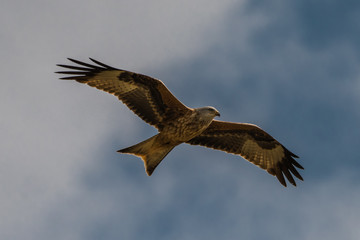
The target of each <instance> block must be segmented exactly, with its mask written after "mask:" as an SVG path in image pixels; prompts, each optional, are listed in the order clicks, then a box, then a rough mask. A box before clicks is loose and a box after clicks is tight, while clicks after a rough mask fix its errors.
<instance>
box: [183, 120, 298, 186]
mask: <svg viewBox="0 0 360 240" xmlns="http://www.w3.org/2000/svg"><path fill="white" fill-rule="evenodd" d="M187 143H189V144H193V145H202V146H205V147H209V148H213V149H217V150H222V151H225V152H228V153H233V154H238V155H241V156H242V157H243V158H245V159H246V160H248V161H250V162H252V163H253V164H255V165H257V166H259V167H261V168H263V169H265V170H266V171H267V172H268V173H270V174H271V175H274V176H276V177H277V179H278V180H279V181H280V183H281V184H282V185H284V186H285V187H286V182H285V179H284V175H285V176H286V178H287V179H288V181H289V182H290V183H291V184H293V185H294V186H296V183H295V180H294V178H293V176H292V175H291V174H293V175H294V176H295V177H297V178H299V179H300V180H303V178H302V177H301V175H300V174H299V172H298V171H297V170H296V169H295V167H297V168H300V169H304V168H303V167H302V166H301V165H300V164H299V163H298V162H297V161H295V159H294V158H297V156H296V155H295V154H293V153H292V152H290V151H289V150H287V149H286V148H285V147H284V146H283V145H281V144H280V143H279V142H278V141H276V140H275V139H274V138H273V137H271V136H270V135H269V134H268V133H266V132H265V131H263V130H262V129H260V128H259V127H258V126H256V125H253V124H247V123H230V122H223V121H217V120H214V121H213V122H212V123H211V124H210V126H209V127H208V128H207V129H206V130H205V131H204V132H203V133H202V134H200V135H199V136H197V137H195V138H193V139H191V140H190V141H188V142H187ZM283 174H284V175H283Z"/></svg>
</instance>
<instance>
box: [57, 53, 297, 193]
mask: <svg viewBox="0 0 360 240" xmlns="http://www.w3.org/2000/svg"><path fill="white" fill-rule="evenodd" d="M69 60H70V61H72V62H74V63H76V64H78V65H79V66H72V65H63V64H59V65H58V66H60V67H63V68H67V69H71V71H59V72H57V73H60V74H67V75H70V76H67V77H63V78H61V79H65V80H76V81H77V82H80V83H85V84H88V85H89V86H92V87H95V88H97V89H100V90H103V91H105V92H108V93H111V94H113V95H115V96H116V97H118V98H119V100H121V101H122V102H123V103H124V104H126V105H127V106H128V107H129V108H130V109H131V110H132V111H133V112H134V113H136V114H137V115H138V116H139V117H140V118H141V119H143V120H144V121H145V122H147V123H149V124H150V125H153V126H154V127H156V128H157V129H158V131H159V133H158V134H157V135H155V136H153V137H151V138H149V139H147V140H145V141H143V142H141V143H138V144H136V145H134V146H131V147H128V148H125V149H121V150H119V151H118V152H120V153H128V154H133V155H136V156H139V157H141V159H142V160H143V161H144V164H145V169H146V172H147V174H148V175H149V176H150V175H151V174H152V173H153V171H154V169H155V168H156V167H157V165H158V164H159V163H160V162H161V161H162V160H163V159H164V157H165V156H166V155H167V154H168V153H169V152H170V151H171V150H172V149H173V148H174V147H176V146H177V145H179V144H181V143H188V144H192V145H201V146H205V147H209V148H213V149H217V150H221V151H225V152H228V153H233V154H236V155H241V156H242V157H243V158H245V159H246V160H248V161H250V162H252V163H254V164H255V165H257V166H259V167H261V168H263V169H265V170H267V172H268V173H270V174H271V175H274V176H276V177H277V179H278V180H279V181H280V183H281V184H282V185H284V186H286V181H285V178H284V175H285V177H286V178H287V179H288V181H289V182H290V183H291V184H293V185H294V186H296V183H295V180H294V178H293V175H294V176H295V177H297V178H298V179H300V180H303V179H302V177H301V175H300V174H299V172H298V171H297V170H296V168H295V167H297V168H300V169H303V167H302V166H301V165H300V164H299V163H298V162H297V161H295V159H294V158H297V156H296V155H295V154H293V153H291V152H290V151H289V150H287V149H286V148H285V147H284V146H283V145H281V144H280V143H279V142H278V141H276V140H275V139H274V138H273V137H271V136H270V135H269V134H268V133H266V132H265V131H263V130H262V129H260V128H259V127H257V126H255V125H253V124H247V123H231V122H223V121H217V120H213V119H214V117H215V116H220V114H219V112H218V111H217V110H216V109H215V108H213V107H203V108H196V109H193V108H189V107H187V106H185V105H184V104H183V103H181V102H180V101H179V100H178V99H177V98H176V97H175V96H174V95H173V94H172V93H171V92H170V91H169V90H168V89H167V88H166V86H165V85H164V84H163V83H162V82H161V81H160V80H157V79H154V78H152V77H149V76H145V75H142V74H138V73H133V72H129V71H125V70H121V69H117V68H113V67H110V66H108V65H105V64H103V63H101V62H99V61H96V60H94V59H91V58H90V60H91V61H93V62H94V63H95V64H96V65H93V64H88V63H84V62H81V61H78V60H74V59H70V58H69Z"/></svg>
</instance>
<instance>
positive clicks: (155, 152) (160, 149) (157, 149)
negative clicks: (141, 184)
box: [118, 135, 175, 176]
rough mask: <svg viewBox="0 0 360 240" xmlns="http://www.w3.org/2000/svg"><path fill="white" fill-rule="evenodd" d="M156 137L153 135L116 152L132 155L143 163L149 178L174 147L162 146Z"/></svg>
mask: <svg viewBox="0 0 360 240" xmlns="http://www.w3.org/2000/svg"><path fill="white" fill-rule="evenodd" d="M157 137H158V135H155V136H153V137H151V138H149V139H147V140H145V141H143V142H140V143H138V144H135V145H133V146H131V147H128V148H124V149H121V150H118V152H120V153H127V154H133V155H136V156H138V157H140V158H141V159H142V160H143V161H144V166H145V171H146V173H147V174H148V175H149V176H151V174H152V173H153V172H154V170H155V168H156V167H157V166H158V165H159V163H160V162H161V161H162V160H163V159H164V158H165V157H166V155H168V153H169V152H170V151H171V150H172V149H173V148H174V147H175V146H174V145H168V144H166V145H164V144H161V143H159V142H158V141H157V139H158V138H157Z"/></svg>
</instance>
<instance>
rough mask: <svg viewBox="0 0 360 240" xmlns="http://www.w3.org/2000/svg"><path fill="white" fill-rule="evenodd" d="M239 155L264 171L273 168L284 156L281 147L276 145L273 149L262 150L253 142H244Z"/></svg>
mask: <svg viewBox="0 0 360 240" xmlns="http://www.w3.org/2000/svg"><path fill="white" fill-rule="evenodd" d="M254 154H255V155H254ZM241 155H243V156H244V157H246V158H247V159H249V161H251V162H252V163H254V164H256V165H258V166H260V167H261V168H264V169H268V168H271V167H273V166H274V165H276V163H278V162H280V161H281V159H282V158H283V157H284V156H285V155H284V150H283V147H282V146H281V145H277V146H276V147H275V148H273V149H263V148H261V147H259V145H258V144H257V143H256V142H255V141H253V140H246V141H245V143H244V145H243V146H242V149H241ZM252 155H253V156H252Z"/></svg>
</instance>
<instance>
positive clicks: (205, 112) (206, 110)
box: [195, 107, 220, 119]
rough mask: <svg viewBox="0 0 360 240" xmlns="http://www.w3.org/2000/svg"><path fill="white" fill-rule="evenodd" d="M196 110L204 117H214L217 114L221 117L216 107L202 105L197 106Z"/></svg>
mask: <svg viewBox="0 0 360 240" xmlns="http://www.w3.org/2000/svg"><path fill="white" fill-rule="evenodd" d="M195 111H196V112H198V113H199V115H200V116H202V117H204V118H211V119H212V118H214V117H216V116H218V117H220V113H219V111H218V110H216V108H214V107H201V108H195Z"/></svg>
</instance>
